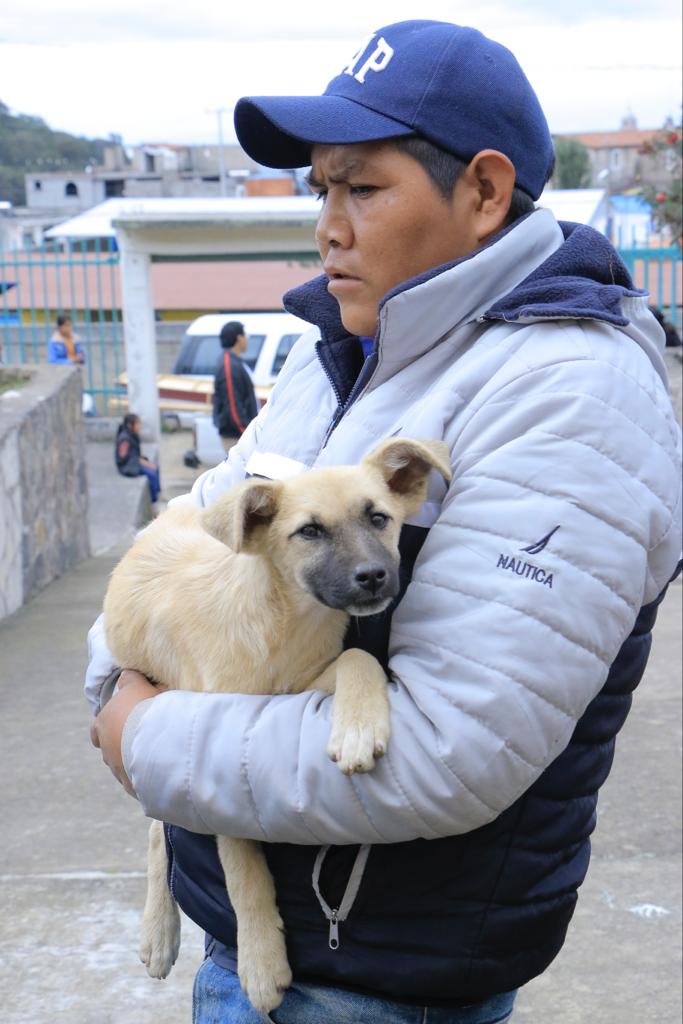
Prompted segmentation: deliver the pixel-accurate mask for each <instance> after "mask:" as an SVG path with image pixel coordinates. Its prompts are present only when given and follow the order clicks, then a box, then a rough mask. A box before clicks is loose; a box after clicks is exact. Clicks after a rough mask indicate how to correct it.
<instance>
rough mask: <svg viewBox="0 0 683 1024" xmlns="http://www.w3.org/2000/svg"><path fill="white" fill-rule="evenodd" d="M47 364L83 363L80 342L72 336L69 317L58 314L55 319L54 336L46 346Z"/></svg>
mask: <svg viewBox="0 0 683 1024" xmlns="http://www.w3.org/2000/svg"><path fill="white" fill-rule="evenodd" d="M47 361H48V363H61V364H67V363H75V364H80V365H82V364H83V363H85V351H84V349H83V345H82V344H81V340H80V338H79V337H78V335H77V334H74V329H73V322H72V320H71V317H70V316H67V315H66V314H64V313H60V315H59V316H58V317H57V324H56V327H55V331H54V334H53V335H52V337H51V338H50V340H49V342H48V346H47Z"/></svg>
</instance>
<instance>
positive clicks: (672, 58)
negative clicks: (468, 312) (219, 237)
mask: <svg viewBox="0 0 683 1024" xmlns="http://www.w3.org/2000/svg"><path fill="white" fill-rule="evenodd" d="M679 12H680V4H679V2H678V0H641V2H636V0H509V2H503V0H478V2H477V3H473V2H472V0H468V2H464V0H452V2H446V0H420V2H419V3H417V2H415V0H413V2H408V0H386V2H385V0H379V2H377V0H375V2H368V0H364V2H361V0H343V2H340V3H335V4H327V5H326V4H325V3H324V2H320V0H317V2H316V3H311V2H309V0H299V2H295V3H286V2H284V0H278V2H277V3H274V2H272V0H252V2H250V0H241V2H234V0H233V2H232V3H230V2H228V0H221V2H219V3H214V2H211V0H193V2H191V3H187V2H182V3H181V2H179V0H60V2H59V3H56V2H55V0H23V2H22V3H15V4H12V5H10V4H9V3H5V4H3V5H2V9H0V100H2V102H4V103H6V104H7V105H8V106H9V107H10V108H11V110H12V111H13V112H15V113H25V114H36V115H38V116H40V117H42V118H43V119H44V120H45V121H47V123H48V124H49V125H50V126H51V127H52V128H56V129H62V130H65V131H69V132H73V133H74V134H77V135H88V136H99V137H106V136H108V135H109V134H110V133H117V134H120V135H122V136H123V138H124V141H125V142H126V143H128V144H135V143H139V142H162V141H163V142H176V143H183V142H186V143H200V142H215V141H216V137H217V119H216V116H215V114H210V113H207V111H208V110H209V109H211V108H217V107H224V108H225V109H226V115H225V117H224V119H223V124H224V132H225V136H226V139H228V138H231V137H233V132H232V109H233V107H234V105H235V102H236V100H237V99H238V98H239V97H240V96H242V95H259V94H261V95H268V94H285V95H286V94H292V95H296V94H302V95H303V94H317V93H320V92H322V90H323V89H324V87H325V85H326V83H327V81H328V80H329V79H330V78H332V77H333V76H334V75H336V74H337V73H338V72H339V71H340V70H341V68H342V67H343V66H344V65H345V64H346V63H348V60H349V59H350V57H351V55H352V54H353V53H354V52H355V50H356V49H357V45H358V43H359V42H360V41H361V40H362V39H363V38H365V37H366V36H367V35H369V34H370V32H372V30H373V29H375V28H378V27H380V26H382V25H385V24H388V23H390V22H392V21H400V20H403V19H406V18H412V17H416V16H419V17H423V18H434V19H438V20H443V21H452V22H455V23H457V24H464V25H473V26H474V27H476V28H479V29H481V30H482V31H483V32H485V33H486V34H488V35H490V36H491V37H492V38H494V39H497V40H498V41H499V42H501V43H503V44H505V45H506V46H508V47H509V48H510V49H511V50H512V51H513V52H514V53H515V54H516V56H517V57H518V59H519V61H520V63H521V64H522V67H523V68H524V70H525V71H526V74H527V76H528V78H529V79H530V80H531V82H532V84H533V85H534V87H535V89H536V91H537V92H538V95H539V98H540V100H541V103H542V105H543V107H544V109H545V112H546V115H547V117H548V121H549V123H550V127H551V130H552V131H554V132H571V131H580V130H585V131H591V130H599V129H616V128H618V127H619V124H620V121H621V119H622V117H623V116H624V115H625V114H626V113H628V112H632V113H633V114H634V115H635V116H636V118H637V120H638V124H639V126H640V127H643V128H651V127H659V126H660V125H661V124H662V123H663V122H664V120H665V119H666V118H667V117H668V116H672V117H674V118H675V119H678V117H679V116H680V104H681V86H680V82H681V67H680V65H681V53H680V37H681V24H680V13H679ZM482 99H485V97H482Z"/></svg>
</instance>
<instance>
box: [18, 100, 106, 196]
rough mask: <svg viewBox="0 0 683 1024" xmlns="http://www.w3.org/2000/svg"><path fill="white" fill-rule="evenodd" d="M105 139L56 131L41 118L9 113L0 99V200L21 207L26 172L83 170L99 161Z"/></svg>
mask: <svg viewBox="0 0 683 1024" xmlns="http://www.w3.org/2000/svg"><path fill="white" fill-rule="evenodd" d="M106 144H107V140H105V139H86V138H83V137H82V136H76V135H69V134H68V133H67V132H55V131H53V130H52V129H51V128H50V127H49V126H48V125H46V124H45V122H44V121H43V120H42V119H41V118H40V117H32V116H30V115H29V114H11V113H10V111H9V108H8V107H7V106H6V105H5V104H4V103H2V102H0V200H9V202H10V203H13V204H14V205H15V206H24V205H25V203H26V196H25V192H24V174H25V173H26V172H27V171H58V170H64V169H68V170H72V171H76V170H83V168H84V167H85V166H86V165H87V164H97V163H101V161H102V153H103V150H104V147H105V145H106Z"/></svg>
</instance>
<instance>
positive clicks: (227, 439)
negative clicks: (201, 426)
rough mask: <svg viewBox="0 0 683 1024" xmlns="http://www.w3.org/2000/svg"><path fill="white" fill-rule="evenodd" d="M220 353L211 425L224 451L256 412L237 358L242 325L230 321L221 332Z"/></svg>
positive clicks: (243, 345)
mask: <svg viewBox="0 0 683 1024" xmlns="http://www.w3.org/2000/svg"><path fill="white" fill-rule="evenodd" d="M220 337H221V348H222V349H223V354H222V355H221V358H220V359H219V361H218V364H217V366H216V371H215V374H214V384H213V422H214V424H215V425H216V427H217V428H218V433H219V434H220V435H221V438H222V440H223V445H224V447H225V450H226V451H229V450H230V448H232V446H233V445H234V444H235V442H236V441H237V439H238V438H239V437H240V436H241V435H242V434H243V433H244V431H245V430H246V428H247V426H248V425H249V423H250V422H251V421H252V420H253V418H254V416H256V413H257V412H258V407H257V404H256V394H255V392H254V385H253V384H252V381H251V375H250V373H249V370H248V369H247V367H246V365H245V364H244V362H243V361H242V360H241V359H240V355H241V354H242V353H243V352H246V349H247V335H246V333H245V330H244V324H241V323H239V321H238V320H231V321H230V323H227V324H224V325H223V327H222V329H221V335H220Z"/></svg>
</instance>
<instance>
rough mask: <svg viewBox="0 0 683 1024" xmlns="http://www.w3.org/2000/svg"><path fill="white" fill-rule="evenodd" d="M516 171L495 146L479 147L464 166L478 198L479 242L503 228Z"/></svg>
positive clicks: (477, 231)
mask: <svg viewBox="0 0 683 1024" xmlns="http://www.w3.org/2000/svg"><path fill="white" fill-rule="evenodd" d="M516 174H517V172H516V171H515V167H514V164H513V163H512V161H511V160H510V159H509V157H507V156H505V154H504V153H499V152H498V150H497V149H482V150H481V151H480V152H479V153H477V154H476V156H474V157H472V159H471V160H470V162H469V164H468V165H467V169H466V171H465V176H466V177H467V180H468V182H469V183H470V184H471V187H472V188H473V189H475V190H476V193H477V197H478V198H477V208H476V213H475V218H476V224H475V230H476V234H477V236H478V239H479V244H480V245H483V244H484V242H486V241H487V240H488V239H489V238H491V237H492V236H493V235H495V234H496V233H497V232H498V231H500V230H502V228H503V227H505V222H506V220H507V216H508V211H509V209H510V201H511V199H512V190H513V189H514V187H515V177H516Z"/></svg>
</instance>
